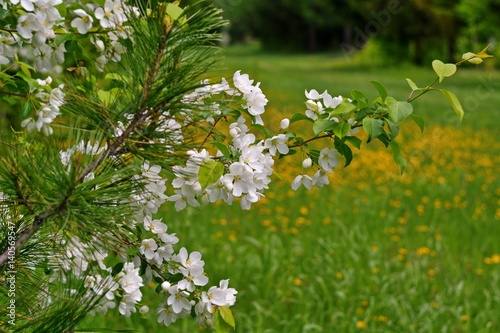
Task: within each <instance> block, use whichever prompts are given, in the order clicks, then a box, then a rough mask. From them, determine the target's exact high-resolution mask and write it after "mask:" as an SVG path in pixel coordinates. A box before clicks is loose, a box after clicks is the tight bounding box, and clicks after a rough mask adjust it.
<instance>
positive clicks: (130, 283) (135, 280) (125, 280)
mask: <svg viewBox="0 0 500 333" xmlns="http://www.w3.org/2000/svg"><path fill="white" fill-rule="evenodd" d="M123 271H124V272H125V273H124V275H123V276H122V277H121V278H120V280H119V281H118V283H119V284H120V285H121V287H122V288H123V290H124V291H125V292H126V293H128V294H132V293H133V292H135V291H138V289H139V288H140V287H142V286H143V283H142V277H140V276H139V268H135V266H134V264H133V263H126V264H125V265H124V266H123ZM122 273H123V272H122Z"/></svg>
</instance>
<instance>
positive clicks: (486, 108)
mask: <svg viewBox="0 0 500 333" xmlns="http://www.w3.org/2000/svg"><path fill="white" fill-rule="evenodd" d="M243 51H245V50H244V49H231V50H229V51H228V53H227V54H228V57H227V59H226V62H225V66H226V67H227V68H228V69H227V70H224V73H226V76H227V75H228V73H233V72H234V71H235V70H236V69H241V70H242V71H243V72H246V73H249V74H250V75H251V77H252V78H255V79H256V80H257V81H261V82H262V86H261V87H262V89H263V90H264V92H265V93H266V94H267V95H268V99H269V100H270V105H269V108H268V110H269V111H268V112H270V113H274V114H276V115H271V119H274V120H275V121H278V122H279V119H281V117H283V116H289V115H290V114H293V113H295V112H299V111H302V110H303V102H304V101H305V97H304V89H312V88H315V89H317V90H318V91H322V90H323V89H328V91H329V92H330V93H331V94H335V95H338V94H342V95H345V96H347V95H348V94H349V92H350V90H352V89H358V90H361V91H364V92H365V93H366V94H367V95H369V96H371V97H375V96H376V95H375V94H376V92H375V90H374V89H373V87H372V86H371V85H370V83H369V80H377V81H379V82H381V83H383V84H384V85H385V86H386V87H387V89H388V91H389V94H390V95H393V96H395V97H396V98H399V99H405V98H406V97H407V95H408V93H409V89H408V87H407V85H406V82H405V80H404V79H405V77H410V78H412V79H413V80H414V81H415V82H416V83H417V84H419V85H421V86H424V85H426V84H428V83H430V82H432V80H433V73H432V71H431V70H427V69H420V68H389V69H381V68H372V67H357V66H355V65H352V64H349V63H346V62H345V60H344V59H342V58H338V57H337V58H336V57H333V56H330V55H290V56H283V55H269V54H265V53H260V52H257V51H253V52H251V53H250V54H247V53H245V52H243ZM470 68H472V67H470ZM499 80H500V74H499V73H496V72H494V73H488V72H485V71H481V70H476V69H467V70H465V71H462V72H459V73H458V74H457V75H456V77H453V78H450V79H449V80H446V81H445V82H444V84H443V85H444V86H445V87H446V88H447V89H449V90H451V91H453V92H456V93H457V95H458V96H459V98H460V99H461V100H462V101H463V104H464V108H465V109H466V117H465V118H464V121H463V124H462V127H457V125H458V124H457V121H456V120H455V118H454V114H453V111H452V109H451V107H449V106H448V105H447V103H446V101H445V99H444V98H443V96H439V94H438V93H435V92H434V93H432V92H431V93H432V95H435V96H429V97H430V98H427V97H428V96H425V97H424V98H422V100H421V101H419V103H417V104H416V105H415V110H416V112H417V113H419V114H421V115H422V116H423V117H424V118H425V120H426V122H427V123H428V128H427V129H426V131H425V132H424V134H419V133H417V130H416V127H415V126H412V125H411V124H408V125H406V126H403V131H410V132H412V133H411V134H410V135H407V136H406V137H405V139H404V141H403V142H404V145H403V147H405V148H404V154H405V155H406V156H407V157H408V160H409V168H408V172H407V173H406V174H405V175H404V176H399V175H398V173H397V168H396V167H395V166H394V165H393V164H394V163H393V162H392V161H391V157H390V155H389V154H388V153H387V152H386V151H385V150H384V149H381V148H380V146H375V148H373V149H368V150H366V151H363V152H361V153H358V154H357V156H356V157H355V162H353V165H352V166H350V167H349V168H347V169H345V170H339V171H338V172H337V173H336V175H335V176H334V177H333V178H332V184H331V185H330V186H329V187H327V188H323V189H321V190H315V191H312V192H306V191H302V190H299V191H297V192H293V191H291V190H290V186H289V185H287V184H285V183H282V182H280V181H279V180H275V182H274V184H271V185H273V186H272V190H271V191H269V192H268V193H267V198H266V200H264V202H262V203H260V204H258V205H257V206H255V207H254V209H253V210H251V211H241V210H240V209H239V207H238V205H237V204H236V205H234V206H232V207H227V206H225V205H223V204H221V205H212V206H208V207H205V208H201V209H190V210H187V211H184V212H182V213H175V212H173V209H170V210H169V211H165V213H164V221H166V222H167V223H168V224H169V231H171V232H176V233H177V235H178V236H179V238H180V239H181V244H180V245H181V246H186V247H187V248H188V250H190V251H195V250H197V251H200V252H202V253H203V256H204V260H205V262H206V266H205V269H206V272H207V273H208V275H209V277H210V278H211V283H214V284H215V283H217V281H218V280H220V279H225V278H230V279H231V282H230V286H232V287H235V288H237V290H238V291H239V294H238V299H237V304H236V305H235V307H234V308H233V312H234V314H235V317H236V322H237V331H238V332H245V333H246V332H363V331H365V332H426V333H427V332H457V333H458V332H499V331H500V263H498V261H500V209H499V208H498V207H499V203H500V180H499V179H498V176H497V172H498V166H499V165H500V163H499V162H500V159H499V156H500V154H499V153H500V141H499V140H498V135H497V133H496V132H497V131H498V129H499V125H498V124H499V111H500V110H499V107H498V105H500V104H499V102H500V94H498V92H497V90H498V82H499ZM483 81H486V82H487V84H488V87H489V88H487V87H485V86H484V82H483ZM487 89H491V90H490V91H489V93H487V92H488V90H487ZM431 93H430V94H431ZM476 102H477V103H478V104H477V105H476ZM467 103H469V104H470V105H469V108H468V107H467ZM472 106H474V107H472ZM270 126H271V127H273V126H277V123H276V124H274V125H273V123H271V124H270ZM356 161H357V162H356ZM283 172H284V173H285V175H286V176H291V175H292V174H294V175H295V174H298V173H299V172H300V169H297V168H296V167H294V166H290V167H289V168H288V169H286V170H285V171H283ZM289 174H290V175H289ZM159 297H161V296H158V295H155V294H150V295H145V298H144V302H145V303H146V304H147V303H148V302H149V301H151V302H155V303H158V298H159ZM153 311H154V309H152V311H151V312H153ZM80 327H108V328H111V329H119V328H136V329H137V330H138V331H139V332H164V331H165V332H194V331H196V325H195V322H194V320H189V319H187V320H183V321H179V322H177V323H175V324H174V325H172V326H171V327H169V328H165V327H162V326H158V325H156V320H155V318H154V315H153V314H149V315H148V316H147V317H146V318H145V319H143V318H141V316H140V315H138V314H136V315H133V316H132V317H131V318H123V317H120V316H119V315H117V314H116V313H115V312H112V313H110V314H108V315H107V316H106V317H102V316H97V317H89V318H88V319H86V321H85V323H84V324H82V325H80Z"/></svg>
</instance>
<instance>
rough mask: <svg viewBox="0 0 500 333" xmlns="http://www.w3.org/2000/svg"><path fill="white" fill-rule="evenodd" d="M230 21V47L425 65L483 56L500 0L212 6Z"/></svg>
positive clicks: (299, 0)
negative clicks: (468, 53) (471, 53)
mask: <svg viewBox="0 0 500 333" xmlns="http://www.w3.org/2000/svg"><path fill="white" fill-rule="evenodd" d="M212 1H213V3H214V4H215V5H216V6H219V7H221V8H223V9H224V15H225V17H226V18H227V19H228V20H229V21H230V24H229V25H228V27H227V29H226V31H225V36H226V40H225V42H226V44H229V45H232V44H239V43H248V42H251V41H259V42H260V43H261V47H262V49H263V50H267V51H277V52H308V53H317V52H331V53H334V54H335V53H342V54H344V55H356V56H355V57H356V58H358V59H359V60H362V61H363V62H367V63H379V64H394V63H396V64H400V63H405V62H407V63H412V64H417V65H422V64H426V63H429V62H430V61H432V60H433V59H435V58H436V57H437V58H440V59H442V60H443V61H451V60H454V59H457V57H458V58H459V57H460V56H461V54H462V53H461V52H462V51H463V50H465V49H467V50H469V49H470V50H478V51H479V50H481V49H482V48H484V47H485V46H486V45H488V44H491V49H492V50H493V49H496V48H495V45H496V42H497V40H498V37H499V36H500V25H499V22H500V1H498V0H389V1H382V0H274V1H267V0H251V1H244V0H212Z"/></svg>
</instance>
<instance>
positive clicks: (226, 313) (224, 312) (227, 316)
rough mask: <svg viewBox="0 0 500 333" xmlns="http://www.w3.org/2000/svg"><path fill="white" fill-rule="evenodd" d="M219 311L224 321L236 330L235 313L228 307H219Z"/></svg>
mask: <svg viewBox="0 0 500 333" xmlns="http://www.w3.org/2000/svg"><path fill="white" fill-rule="evenodd" d="M219 311H220V314H221V317H222V319H223V320H224V321H225V322H226V323H227V324H228V325H229V326H231V327H232V328H236V323H235V322H234V317H233V312H232V311H231V309H230V308H228V307H227V306H221V307H219Z"/></svg>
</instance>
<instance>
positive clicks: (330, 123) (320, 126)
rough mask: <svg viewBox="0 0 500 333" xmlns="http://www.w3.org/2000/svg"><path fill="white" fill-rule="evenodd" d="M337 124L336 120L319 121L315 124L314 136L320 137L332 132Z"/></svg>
mask: <svg viewBox="0 0 500 333" xmlns="http://www.w3.org/2000/svg"><path fill="white" fill-rule="evenodd" d="M336 124H337V122H336V121H334V120H326V119H319V120H316V121H315V122H314V125H313V131H314V135H318V134H320V133H321V132H326V131H331V130H332V129H333V128H334V127H335V125H336Z"/></svg>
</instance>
